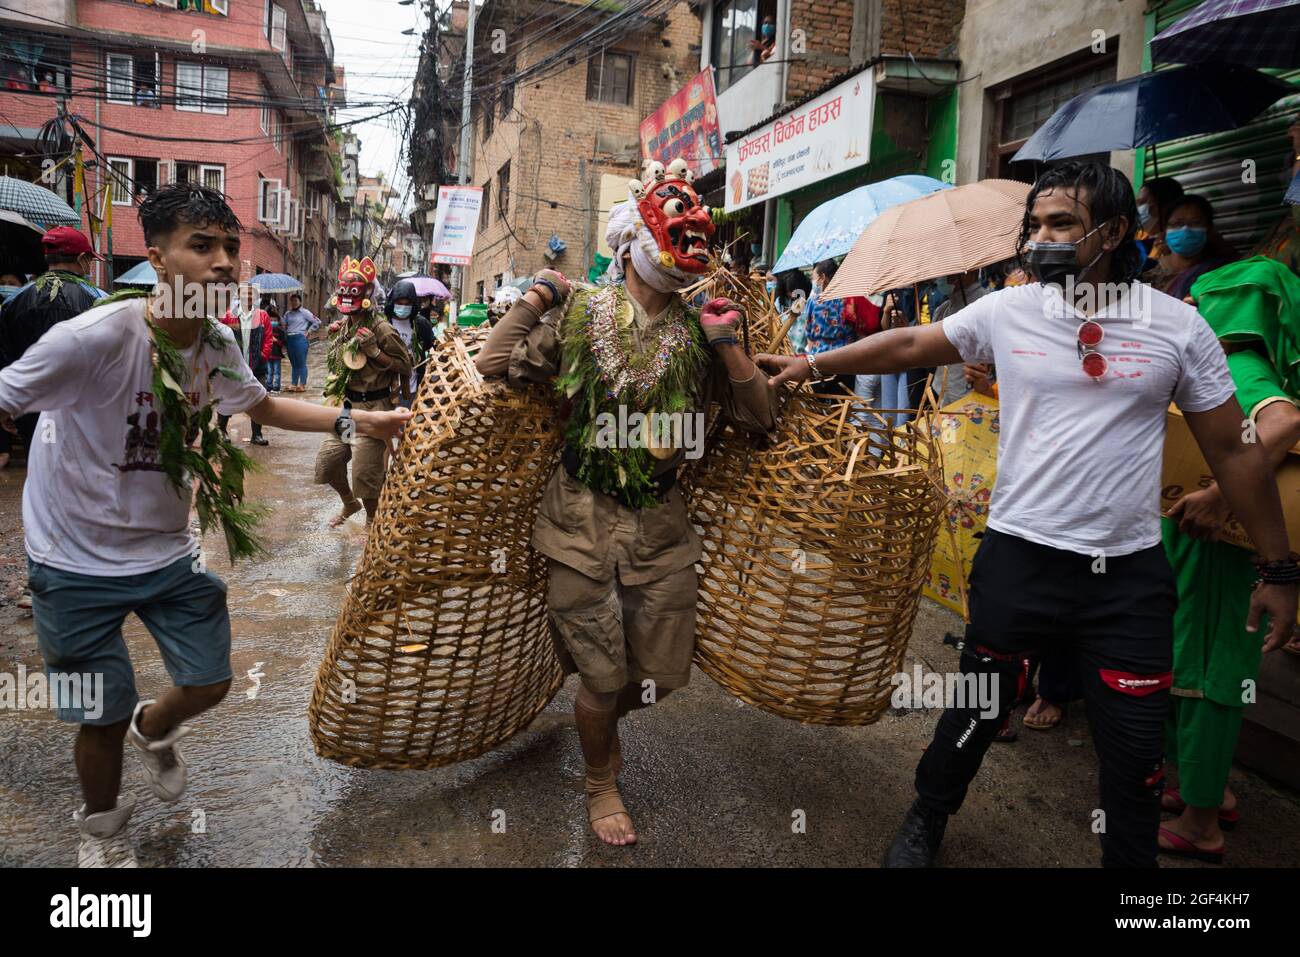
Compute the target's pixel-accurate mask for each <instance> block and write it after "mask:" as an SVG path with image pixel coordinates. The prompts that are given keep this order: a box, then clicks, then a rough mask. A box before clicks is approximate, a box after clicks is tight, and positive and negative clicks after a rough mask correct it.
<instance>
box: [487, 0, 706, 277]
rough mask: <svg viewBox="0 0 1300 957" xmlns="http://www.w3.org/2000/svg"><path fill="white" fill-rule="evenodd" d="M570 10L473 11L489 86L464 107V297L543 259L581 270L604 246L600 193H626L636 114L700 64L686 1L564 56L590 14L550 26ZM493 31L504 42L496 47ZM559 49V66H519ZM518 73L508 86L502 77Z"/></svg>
mask: <svg viewBox="0 0 1300 957" xmlns="http://www.w3.org/2000/svg"><path fill="white" fill-rule="evenodd" d="M578 6H581V4H576V3H566V2H545V0H543V2H536V0H489V2H488V3H486V4H485V5H484V6H483V7H482V8H481V10H480V12H479V22H478V25H477V27H476V33H475V51H476V52H475V70H474V77H475V80H474V85H475V88H476V89H483V88H485V87H486V88H487V89H484V91H483V93H482V94H481V95H480V96H478V97H476V98H475V100H474V104H473V132H472V140H473V143H472V147H471V149H472V156H473V163H472V169H473V174H472V176H471V178H470V182H469V185H473V186H482V187H484V206H483V212H482V214H481V216H480V220H479V224H480V225H479V234H478V238H477V240H476V243H475V248H474V261H473V263H472V264H471V265H470V266H469V267H467V269H466V276H465V287H464V288H465V301H467V302H468V301H473V300H475V299H476V298H478V296H479V295H480V294H482V295H483V296H484V297H490V296H491V294H492V293H493V291H495V289H496V288H497V287H498V286H499V285H501V284H503V283H505V282H507V281H509V279H510V278H512V277H514V276H522V275H531V274H533V273H534V272H536V271H537V270H539V269H542V268H544V267H547V266H554V267H556V268H559V269H561V270H567V271H570V272H573V273H575V274H585V273H586V272H587V269H588V266H589V264H590V263H591V261H592V258H593V255H594V254H595V253H596V252H600V251H601V250H602V248H603V247H604V236H603V233H604V225H603V224H604V222H605V220H606V219H607V213H606V214H605V215H602V213H601V210H602V209H604V210H607V209H608V204H607V203H602V202H601V197H602V195H605V196H609V195H611V194H614V193H617V192H618V190H619V188H620V187H621V190H622V195H621V196H620V197H619V198H626V193H627V190H626V183H627V180H628V179H630V178H631V177H633V176H635V175H636V174H637V173H638V172H639V170H640V167H641V158H640V142H639V127H640V124H641V120H642V119H643V118H644V117H645V116H646V115H648V114H649V113H651V112H653V111H654V109H655V108H656V107H657V106H658V105H659V104H660V103H661V102H662V101H663V100H664V99H665V98H667V97H668V96H669V95H670V94H671V93H672V92H673V91H674V90H676V89H677V87H678V86H680V85H681V84H682V83H683V82H684V81H685V80H686V79H687V78H688V77H690V76H691V75H693V74H694V73H695V72H696V71H697V70H698V65H697V64H698V56H699V55H698V52H697V51H696V50H695V49H694V45H695V44H696V43H697V42H698V38H699V30H700V26H699V19H698V17H697V16H696V14H695V13H694V12H693V11H692V9H691V7H690V6H689V5H688V4H686V3H679V4H676V5H675V6H673V7H671V9H668V10H666V12H664V13H663V14H662V15H660V16H658V17H654V18H648V19H647V18H642V19H640V20H637V21H635V22H633V23H632V25H631V26H630V27H628V28H627V29H625V30H622V31H619V33H618V37H617V40H616V42H613V43H612V44H610V45H609V46H608V47H607V48H605V49H603V50H597V51H595V52H594V53H590V54H588V53H586V52H573V51H569V52H565V51H566V48H567V45H568V44H570V43H572V42H573V41H574V39H575V38H576V37H577V36H578V35H579V34H580V33H581V32H582V30H583V29H591V27H592V24H591V23H590V22H587V23H584V24H583V26H582V27H580V28H575V29H565V28H563V27H558V28H557V27H556V26H555V21H556V20H557V19H558V18H560V17H563V16H565V15H566V13H570V12H571V11H572V10H573V9H574V8H576V7H578ZM612 16H613V14H606V15H605V18H606V19H608V18H609V17H612ZM624 19H626V18H624ZM521 24H526V25H527V27H526V29H520V30H518V31H516V27H518V26H519V25H521ZM496 29H502V30H504V31H505V38H506V43H505V45H504V48H503V49H501V48H500V47H501V45H500V44H498V45H497V46H498V49H497V50H495V51H494V49H493V38H494V35H493V32H492V31H493V30H496ZM539 37H540V39H539ZM559 54H563V58H562V59H561V60H560V61H559V65H560V66H561V67H562V69H559V70H558V71H554V72H549V73H546V74H542V75H537V74H534V75H530V74H529V70H530V69H533V70H538V69H541V65H542V64H545V63H547V62H548V61H550V60H552V59H554V58H555V57H556V56H557V55H559ZM516 75H518V76H519V77H520V79H519V81H518V82H516V83H513V84H503V83H501V81H502V80H503V78H506V77H513V76H516ZM494 84H497V85H494ZM552 236H557V237H558V238H559V239H560V241H562V242H563V243H564V244H565V245H566V247H567V249H566V250H565V252H563V253H562V254H560V255H559V256H558V257H556V258H554V259H550V258H548V257H547V255H546V251H547V248H548V246H547V244H548V241H549V240H550V238H551V237H552Z"/></svg>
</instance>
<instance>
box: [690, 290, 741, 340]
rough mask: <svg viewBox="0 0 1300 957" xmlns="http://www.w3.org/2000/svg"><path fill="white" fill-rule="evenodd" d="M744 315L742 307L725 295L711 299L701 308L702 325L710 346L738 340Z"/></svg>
mask: <svg viewBox="0 0 1300 957" xmlns="http://www.w3.org/2000/svg"><path fill="white" fill-rule="evenodd" d="M741 317H742V312H741V307H740V306H739V305H737V304H736V303H734V302H732V301H731V300H730V299H728V298H726V297H725V296H719V297H718V298H717V299H710V300H709V301H708V302H707V303H705V305H704V308H703V309H702V310H700V325H701V326H702V327H703V329H704V338H705V339H707V340H708V343H709V345H710V346H719V345H723V344H725V343H732V344H733V345H734V344H735V342H736V329H737V327H738V326H739V325H740V320H741Z"/></svg>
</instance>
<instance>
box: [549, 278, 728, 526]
mask: <svg viewBox="0 0 1300 957" xmlns="http://www.w3.org/2000/svg"><path fill="white" fill-rule="evenodd" d="M626 297H627V291H626V288H625V287H624V286H623V285H622V284H615V285H611V286H606V287H605V288H603V289H601V290H599V291H597V292H595V293H586V292H577V293H575V294H574V302H573V304H572V305H571V306H570V309H569V312H568V315H567V316H566V317H565V320H564V324H563V328H562V339H563V343H564V345H563V350H562V351H563V368H562V371H561V373H560V376H559V378H558V380H557V382H556V388H557V389H558V390H559V391H560V392H561V394H562V396H563V397H564V398H565V399H567V400H568V401H569V403H570V414H569V417H568V420H567V422H566V424H565V430H564V434H565V439H566V441H567V442H568V443H569V445H571V446H572V447H573V448H575V449H576V450H577V452H578V456H579V461H580V464H579V468H578V478H579V480H580V481H582V482H584V483H586V484H587V485H588V486H590V487H591V488H594V489H596V490H598V491H600V492H603V493H604V494H606V495H612V496H615V497H618V498H620V499H622V500H623V501H625V502H627V504H629V505H630V506H632V507H633V508H654V507H656V506H657V505H658V504H659V500H658V499H657V498H656V497H655V494H654V483H653V481H652V479H653V475H654V468H655V464H656V460H655V458H654V456H652V455H651V454H650V452H649V451H648V450H647V449H645V448H632V447H624V443H623V441H622V440H626V439H627V436H620V440H621V441H620V442H618V443H616V444H615V445H614V446H613V447H601V446H599V445H597V443H596V436H597V434H598V432H599V428H598V426H597V422H598V418H599V416H600V414H601V413H602V412H604V413H608V414H610V415H612V416H613V417H614V418H615V419H618V410H619V406H620V405H622V406H626V407H627V409H628V413H629V414H630V413H631V412H642V413H646V412H650V411H654V412H658V413H682V412H686V411H688V410H689V409H690V408H691V407H692V405H693V400H694V398H695V395H696V390H697V389H698V388H699V383H700V378H701V376H702V375H703V373H704V371H705V369H706V367H707V365H708V362H709V354H708V352H707V350H706V349H705V347H704V333H703V331H702V330H701V328H700V323H699V318H698V317H697V316H696V315H695V314H694V313H693V312H691V311H690V310H688V309H687V307H686V305H685V303H683V302H682V301H681V300H680V299H676V298H674V300H673V302H672V304H671V305H670V306H669V310H670V314H669V316H668V317H667V318H666V320H665V321H664V323H662V324H660V325H659V326H658V327H656V328H655V329H652V330H650V334H651V335H652V336H654V335H657V336H658V338H657V340H656V341H655V342H654V346H653V348H651V349H648V350H646V351H645V352H642V353H636V352H635V350H633V349H631V348H630V347H629V344H628V343H627V342H625V337H624V336H623V334H622V332H620V330H619V329H618V323H617V315H618V311H619V310H620V309H622V308H623V307H624V306H625V304H627V298H626Z"/></svg>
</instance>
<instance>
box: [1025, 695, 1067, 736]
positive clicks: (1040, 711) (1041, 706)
mask: <svg viewBox="0 0 1300 957" xmlns="http://www.w3.org/2000/svg"><path fill="white" fill-rule="evenodd" d="M1064 714H1065V712H1064V711H1063V710H1062V709H1061V706H1060V705H1059V704H1056V703H1054V702H1051V701H1047V700H1045V699H1043V698H1035V699H1034V703H1033V704H1031V705H1030V706H1029V710H1028V711H1026V712H1025V717H1024V720H1023V721H1022V722H1021V723H1022V724H1023V725H1024V726H1025V727H1026V728H1033V729H1034V730H1036V731H1046V730H1047V729H1048V728H1055V727H1056V726H1057V725H1058V724H1060V723H1061V717H1062V716H1063V715H1064Z"/></svg>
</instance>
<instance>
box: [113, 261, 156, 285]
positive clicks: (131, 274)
mask: <svg viewBox="0 0 1300 957" xmlns="http://www.w3.org/2000/svg"><path fill="white" fill-rule="evenodd" d="M157 283H158V274H157V273H156V272H154V270H153V266H150V265H149V260H147V259H146V260H145V261H144V262H142V263H140V265H138V266H132V267H131V268H130V269H128V270H127V271H126V272H124V273H122V275H120V276H118V277H117V278H116V279H114V280H113V285H114V286H154V285H157Z"/></svg>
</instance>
